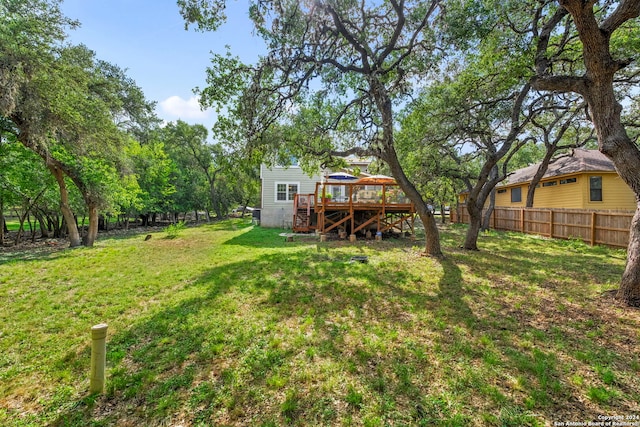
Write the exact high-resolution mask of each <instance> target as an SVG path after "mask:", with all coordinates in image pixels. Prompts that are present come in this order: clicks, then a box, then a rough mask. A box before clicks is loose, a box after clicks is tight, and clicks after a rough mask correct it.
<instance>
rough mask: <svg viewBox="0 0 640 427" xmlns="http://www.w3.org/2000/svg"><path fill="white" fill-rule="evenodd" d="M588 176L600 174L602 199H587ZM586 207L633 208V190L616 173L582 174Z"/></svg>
mask: <svg viewBox="0 0 640 427" xmlns="http://www.w3.org/2000/svg"><path fill="white" fill-rule="evenodd" d="M589 176H602V201H601V202H591V201H589ZM584 178H585V179H584V181H586V186H585V199H584V200H585V208H586V209H621V210H635V209H636V200H635V197H634V195H633V192H632V191H631V189H630V188H629V186H627V184H626V183H625V182H624V181H623V180H622V178H620V176H618V174H605V173H590V174H588V175H585V176H584Z"/></svg>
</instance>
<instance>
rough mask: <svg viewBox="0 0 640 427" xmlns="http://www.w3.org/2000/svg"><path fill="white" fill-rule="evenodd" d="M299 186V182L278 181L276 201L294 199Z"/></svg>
mask: <svg viewBox="0 0 640 427" xmlns="http://www.w3.org/2000/svg"><path fill="white" fill-rule="evenodd" d="M299 188H300V183H299V182H276V202H290V201H293V199H294V197H295V195H296V194H297V193H298V189H299Z"/></svg>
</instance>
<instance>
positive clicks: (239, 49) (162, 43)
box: [62, 0, 264, 129]
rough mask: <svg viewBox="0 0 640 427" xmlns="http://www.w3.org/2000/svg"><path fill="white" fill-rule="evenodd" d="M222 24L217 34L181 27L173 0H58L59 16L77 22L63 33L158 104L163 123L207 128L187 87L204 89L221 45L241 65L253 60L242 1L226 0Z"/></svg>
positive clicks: (211, 118) (256, 45)
mask: <svg viewBox="0 0 640 427" xmlns="http://www.w3.org/2000/svg"><path fill="white" fill-rule="evenodd" d="M227 4H228V6H227V11H226V14H227V23H226V24H225V25H223V26H222V27H221V28H220V29H219V30H218V31H216V32H214V33H212V32H207V33H203V32H198V31H196V30H195V29H193V28H190V29H189V30H188V31H185V29H184V21H183V19H182V17H181V16H180V14H179V12H178V6H177V5H176V2H175V0H64V2H63V4H62V8H63V11H64V13H65V14H66V15H67V16H68V17H70V18H73V19H76V20H78V21H80V23H81V27H80V28H79V29H76V30H71V31H69V39H70V41H71V42H72V43H74V44H79V43H83V44H85V45H86V46H87V47H88V48H90V49H91V50H93V51H95V52H96V56H97V57H98V58H99V59H102V60H106V61H109V62H111V63H113V64H116V65H118V66H119V67H121V68H123V69H126V70H127V75H128V76H129V77H131V78H132V79H134V80H135V81H136V83H137V84H138V86H140V87H141V88H142V90H143V91H144V93H145V96H146V97H147V99H149V100H152V101H156V102H157V103H158V105H157V107H156V112H157V114H158V116H159V117H160V118H162V119H163V120H165V121H175V120H178V119H182V120H184V121H186V122H189V123H192V124H193V123H200V124H204V125H205V126H207V128H209V129H210V128H211V126H212V125H213V123H214V122H215V114H214V112H213V111H205V112H203V111H200V107H199V105H198V102H197V99H196V98H195V95H194V94H193V88H195V87H204V86H205V85H206V80H205V79H206V72H205V71H206V68H207V66H208V65H209V63H210V58H211V53H210V52H214V53H225V52H226V48H225V46H226V45H229V46H230V47H231V51H232V53H233V54H234V55H237V56H240V58H241V59H242V60H243V61H245V62H251V63H253V62H255V61H256V60H257V58H258V55H259V54H260V53H261V52H263V51H264V44H263V43H262V41H261V40H260V39H259V38H258V37H254V36H253V35H252V29H253V28H252V26H251V21H250V20H249V18H248V1H239V0H233V1H231V0H229V1H228V2H227Z"/></svg>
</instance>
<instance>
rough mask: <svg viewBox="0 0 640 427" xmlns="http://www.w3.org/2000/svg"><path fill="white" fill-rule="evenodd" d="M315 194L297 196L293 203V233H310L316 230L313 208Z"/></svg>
mask: <svg viewBox="0 0 640 427" xmlns="http://www.w3.org/2000/svg"><path fill="white" fill-rule="evenodd" d="M315 197H316V196H315V194H296V195H295V198H294V201H293V231H294V232H301V233H308V232H310V231H313V230H315V228H316V227H315V225H314V224H313V222H314V221H313V217H312V216H313V212H314V211H313V208H314V205H315V203H314V202H315Z"/></svg>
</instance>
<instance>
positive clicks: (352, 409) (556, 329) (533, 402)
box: [0, 219, 640, 426]
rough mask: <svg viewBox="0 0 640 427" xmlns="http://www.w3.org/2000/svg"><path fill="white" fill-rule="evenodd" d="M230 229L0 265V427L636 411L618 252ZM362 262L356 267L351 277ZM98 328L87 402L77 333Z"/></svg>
mask: <svg viewBox="0 0 640 427" xmlns="http://www.w3.org/2000/svg"><path fill="white" fill-rule="evenodd" d="M279 231H280V230H269V229H263V228H254V227H252V226H250V225H248V224H247V223H246V220H244V219H238V220H234V221H230V222H222V223H218V224H215V225H209V226H203V227H199V228H187V229H184V230H182V231H181V232H180V234H179V235H177V236H176V237H175V238H173V239H163V238H162V237H163V236H164V233H157V237H159V238H153V239H150V240H148V241H145V240H144V235H142V236H134V237H128V238H118V239H105V240H100V241H98V242H97V245H96V247H94V248H83V249H75V250H65V251H58V252H52V253H43V254H39V255H37V256H29V257H27V254H25V256H24V257H19V256H18V257H16V256H13V257H10V258H5V259H4V261H2V260H0V262H3V264H2V265H0V300H1V301H2V306H3V309H2V311H0V328H1V329H0V425H7V426H41V425H52V426H86V425H91V426H112V425H117V426H138V425H158V426H159V425H182V426H207V425H221V426H224V425H227V426H241V425H242V426H244V425H257V426H280V425H300V426H303V425H339V426H340V425H361V426H386V425H397V426H399V425H418V426H420V425H422V426H432V425H446V426H467V425H495V426H520V425H550V424H551V425H552V424H553V423H554V422H561V421H574V422H587V421H592V420H596V421H597V419H598V416H599V415H603V414H604V415H631V414H640V406H639V404H638V402H639V401H640V380H639V378H640V356H639V355H638V352H637V342H638V339H639V338H640V333H639V332H638V331H640V315H639V312H638V311H637V310H631V309H627V308H623V307H620V306H618V305H617V304H616V303H615V302H614V301H613V300H612V299H610V298H608V297H607V296H606V295H607V293H606V291H609V290H611V289H613V288H615V287H616V286H617V285H616V284H617V281H618V278H619V277H620V275H621V272H622V270H623V266H624V261H625V254H624V252H623V251H619V250H611V249H607V248H601V247H597V248H591V247H588V246H586V245H580V244H578V243H576V242H573V241H571V242H565V241H556V240H548V239H544V238H540V237H535V236H526V235H520V234H511V233H509V234H503V233H490V234H488V235H484V236H482V237H481V241H480V245H481V248H482V250H481V251H480V252H466V251H462V250H459V249H457V248H458V246H459V244H460V242H461V240H462V238H463V233H464V228H460V227H454V226H452V227H448V228H445V229H443V235H442V239H443V246H444V248H445V250H446V253H447V257H446V258H445V259H444V260H437V259H431V258H426V257H422V256H420V251H421V249H422V245H423V242H420V241H417V242H414V241H410V240H389V241H383V242H364V241H360V242H357V243H355V244H350V243H347V242H343V241H333V242H326V243H319V242H316V241H315V240H314V239H313V238H309V239H305V238H303V239H298V240H297V241H295V242H285V241H284V239H283V238H282V237H280V236H278V233H279ZM356 255H365V256H368V257H369V263H367V264H362V263H350V262H349V260H350V258H351V257H352V256H356ZM101 322H105V323H108V324H109V333H108V348H107V363H108V376H107V389H106V392H105V394H104V395H89V394H88V374H89V365H90V342H89V340H90V339H89V338H90V327H91V326H92V325H94V324H97V323H101Z"/></svg>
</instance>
